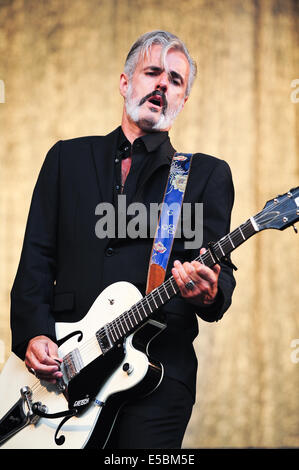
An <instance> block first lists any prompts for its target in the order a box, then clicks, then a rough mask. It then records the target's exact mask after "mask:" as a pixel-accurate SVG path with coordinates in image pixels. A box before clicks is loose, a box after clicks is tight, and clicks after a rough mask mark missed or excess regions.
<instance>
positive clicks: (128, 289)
mask: <svg viewBox="0 0 299 470" xmlns="http://www.w3.org/2000/svg"><path fill="white" fill-rule="evenodd" d="M298 220H299V188H298V187H297V188H293V189H291V190H290V191H288V192H287V193H285V194H284V195H280V196H277V197H276V198H274V199H272V200H270V201H268V202H267V203H266V205H265V207H264V208H263V210H262V211H261V212H259V213H258V214H256V215H255V216H252V217H250V218H249V219H248V220H247V221H246V222H244V223H243V224H241V225H240V226H239V227H237V228H236V229H235V230H233V231H232V232H230V233H229V234H227V235H226V236H224V237H222V238H221V239H220V240H219V241H218V242H216V243H215V242H213V243H210V244H209V247H208V249H207V251H206V252H205V253H204V254H202V255H200V256H199V257H198V258H196V260H198V261H200V262H201V263H203V264H205V265H206V266H209V267H212V266H213V265H214V264H216V263H219V262H228V263H229V259H228V255H229V254H230V253H231V252H232V251H233V250H235V249H236V248H237V247H238V246H240V245H241V244H242V243H244V242H245V241H246V240H248V239H249V238H250V237H251V236H253V235H254V234H256V233H258V232H260V231H262V230H265V229H278V230H284V229H285V228H287V227H289V226H291V225H293V226H294V223H295V222H297V221H298ZM294 229H295V231H296V228H295V226H294ZM178 292H179V289H178V287H177V285H176V283H175V281H174V278H173V277H172V276H171V277H170V278H168V279H167V280H166V281H165V282H163V283H162V284H161V285H160V286H159V287H157V288H155V289H154V290H152V291H151V292H150V293H149V294H147V295H146V296H145V297H142V295H141V294H140V292H139V291H138V289H137V288H136V287H135V286H134V285H132V284H130V283H128V282H117V283H115V284H112V285H110V286H109V287H107V288H106V289H105V290H104V291H103V292H102V293H101V294H100V295H99V296H98V297H97V299H96V300H95V302H94V304H93V305H92V307H91V309H90V310H89V311H88V313H87V314H86V316H85V317H84V318H83V319H82V320H80V321H79V322H77V323H60V322H58V323H57V324H56V336H57V339H58V346H59V356H60V357H62V358H63V362H62V367H61V370H62V372H63V379H62V380H60V381H58V382H57V383H56V384H50V383H48V382H43V381H39V380H37V379H36V378H35V377H34V376H33V375H32V374H30V373H29V372H28V370H27V368H26V367H25V364H24V362H23V361H21V360H20V359H19V358H18V357H17V356H16V355H15V354H13V353H12V354H11V356H10V357H9V359H8V361H7V363H6V364H5V366H4V368H3V371H2V373H1V375H0V389H1V402H0V418H1V420H0V445H1V446H2V448H15V449H18V448H42V449H45V448H49V449H55V448H61V449H78V448H90V447H91V448H92V447H97V448H103V447H105V444H106V442H107V439H108V437H109V435H110V432H111V430H112V428H113V424H114V421H115V418H116V416H117V413H118V412H119V409H120V408H121V407H122V406H123V404H124V403H125V402H126V401H128V400H131V399H134V398H135V397H137V396H140V395H141V394H143V395H144V394H149V393H151V392H152V391H153V390H154V389H155V388H156V387H158V386H159V384H160V382H161V380H162V377H163V365H162V364H161V363H159V362H157V361H154V360H153V359H152V358H150V357H149V356H148V346H149V343H150V342H151V341H152V339H153V338H154V337H156V336H157V335H158V334H159V333H160V332H161V330H163V329H164V328H165V327H166V325H165V324H163V323H162V322H160V321H158V320H157V319H155V318H154V317H153V315H152V314H153V313H154V312H156V311H157V309H159V308H160V307H161V306H163V305H164V304H165V303H166V302H168V301H169V299H171V298H172V297H173V296H175V295H176V294H177V293H178ZM112 299H113V301H112ZM37 430H38V432H36V431H37Z"/></svg>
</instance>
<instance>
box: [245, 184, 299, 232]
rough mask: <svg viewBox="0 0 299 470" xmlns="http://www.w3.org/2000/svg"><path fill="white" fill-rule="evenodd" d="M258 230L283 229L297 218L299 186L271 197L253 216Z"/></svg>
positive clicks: (298, 214)
mask: <svg viewBox="0 0 299 470" xmlns="http://www.w3.org/2000/svg"><path fill="white" fill-rule="evenodd" d="M253 219H254V221H255V223H256V224H257V227H258V230H264V229H267V228H274V229H277V230H284V229H285V228H287V227H289V226H290V225H293V224H294V223H295V222H297V221H298V220H299V187H298V186H297V188H293V189H290V191H288V192H287V193H285V194H283V195H279V196H277V197H275V198H274V199H271V200H270V201H268V202H267V203H266V204H265V207H264V208H263V210H262V211H261V212H259V213H258V214H257V215H255V216H254V217H253Z"/></svg>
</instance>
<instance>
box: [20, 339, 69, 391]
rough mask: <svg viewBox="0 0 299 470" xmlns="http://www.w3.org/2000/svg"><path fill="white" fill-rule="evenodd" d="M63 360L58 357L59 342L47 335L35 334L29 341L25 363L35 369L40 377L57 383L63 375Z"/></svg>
mask: <svg viewBox="0 0 299 470" xmlns="http://www.w3.org/2000/svg"><path fill="white" fill-rule="evenodd" d="M61 362H62V359H60V358H59V357H58V346H57V344H55V343H54V342H53V341H52V340H51V339H50V338H48V337H47V336H35V337H34V338H32V339H31V340H30V341H29V343H28V347H27V351H26V355H25V364H26V366H27V367H28V369H29V371H30V372H33V371H34V373H35V375H36V376H37V377H38V378H39V379H41V380H46V381H48V382H51V383H56V380H57V379H58V378H60V377H62V372H60V364H61ZM30 369H33V371H32V370H30Z"/></svg>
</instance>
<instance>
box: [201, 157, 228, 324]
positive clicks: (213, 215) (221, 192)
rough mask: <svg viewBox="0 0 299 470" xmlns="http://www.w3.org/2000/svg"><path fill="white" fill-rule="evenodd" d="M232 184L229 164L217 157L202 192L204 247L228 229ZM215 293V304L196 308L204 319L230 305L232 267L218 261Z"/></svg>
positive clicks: (217, 316)
mask: <svg viewBox="0 0 299 470" xmlns="http://www.w3.org/2000/svg"><path fill="white" fill-rule="evenodd" d="M233 203H234V186H233V181H232V175H231V171H230V168H229V165H228V164H227V163H226V162H225V161H223V160H219V162H218V164H217V165H216V167H215V169H214V170H213V172H212V173H211V175H210V177H209V179H208V181H207V184H206V186H205V190H204V194H203V226H204V228H203V245H202V246H203V247H205V248H208V243H209V242H216V241H218V240H219V239H220V238H222V237H223V236H224V235H226V234H228V233H229V232H230V222H231V211H232V207H233ZM220 266H221V271H220V276H219V281H218V294H217V297H216V301H215V302H214V304H212V305H210V306H207V307H202V308H201V309H200V310H198V311H197V314H198V315H199V317H201V318H202V319H203V320H205V321H209V322H212V321H218V320H220V319H221V318H222V316H223V314H224V313H225V312H226V310H227V309H228V308H229V306H230V305H231V301H232V294H233V291H234V288H235V285H236V282H235V279H234V276H233V272H232V268H231V267H228V266H227V265H225V264H223V263H220Z"/></svg>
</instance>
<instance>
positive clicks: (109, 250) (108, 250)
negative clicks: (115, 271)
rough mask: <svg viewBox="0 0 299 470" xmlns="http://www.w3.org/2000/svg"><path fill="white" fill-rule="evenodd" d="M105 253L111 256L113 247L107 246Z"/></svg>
mask: <svg viewBox="0 0 299 470" xmlns="http://www.w3.org/2000/svg"><path fill="white" fill-rule="evenodd" d="M106 255H107V256H112V255H114V249H113V248H111V247H110V248H107V250H106Z"/></svg>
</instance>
